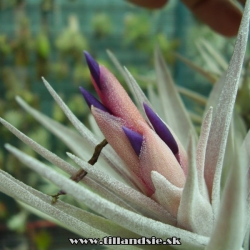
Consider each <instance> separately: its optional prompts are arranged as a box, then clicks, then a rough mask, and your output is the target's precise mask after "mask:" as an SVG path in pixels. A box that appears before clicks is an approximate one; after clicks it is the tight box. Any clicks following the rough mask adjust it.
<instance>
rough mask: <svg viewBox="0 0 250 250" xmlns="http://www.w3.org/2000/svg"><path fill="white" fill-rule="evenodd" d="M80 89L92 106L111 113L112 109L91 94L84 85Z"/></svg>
mask: <svg viewBox="0 0 250 250" xmlns="http://www.w3.org/2000/svg"><path fill="white" fill-rule="evenodd" d="M79 89H80V91H81V93H82V95H83V97H84V99H85V101H86V103H87V104H88V106H89V107H90V108H91V106H92V105H93V106H94V107H95V108H98V109H100V110H102V111H105V112H108V113H110V111H109V110H108V109H107V108H106V107H105V106H104V105H103V104H102V103H101V102H99V101H98V100H97V99H96V98H95V97H94V96H93V95H91V94H90V93H89V92H88V91H87V90H85V89H84V88H83V87H79Z"/></svg>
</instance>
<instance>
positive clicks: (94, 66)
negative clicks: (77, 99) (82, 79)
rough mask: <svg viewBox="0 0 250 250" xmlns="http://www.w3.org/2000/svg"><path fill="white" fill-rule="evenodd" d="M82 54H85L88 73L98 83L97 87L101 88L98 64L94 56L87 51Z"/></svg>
mask: <svg viewBox="0 0 250 250" xmlns="http://www.w3.org/2000/svg"><path fill="white" fill-rule="evenodd" d="M84 55H85V58H86V61H87V64H88V67H89V70H90V73H91V75H92V77H93V78H94V80H95V82H96V84H97V85H98V87H99V89H101V83H100V67H99V64H98V63H97V62H96V61H95V60H94V58H93V57H92V56H91V55H90V54H89V53H88V52H87V51H84Z"/></svg>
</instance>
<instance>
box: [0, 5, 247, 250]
mask: <svg viewBox="0 0 250 250" xmlns="http://www.w3.org/2000/svg"><path fill="white" fill-rule="evenodd" d="M249 18H250V1H247V3H246V7H245V11H244V15H243V18H242V23H241V26H240V30H239V34H238V36H237V40H236V44H235V49H234V53H233V56H232V59H231V61H230V63H229V66H228V69H227V70H226V72H225V73H224V74H223V75H222V77H221V78H220V79H219V81H218V82H217V84H216V85H215V86H214V88H213V90H212V92H211V94H210V97H209V99H208V101H207V108H206V112H205V115H204V118H203V122H202V125H201V132H200V135H199V136H198V135H197V133H196V131H195V129H194V127H193V124H192V123H191V121H190V118H189V116H188V113H187V112H186V110H185V107H184V105H183V103H182V101H181V98H180V97H179V94H178V91H177V89H176V87H175V85H174V84H173V81H172V79H171V77H170V74H169V71H168V69H167V67H166V65H165V63H164V60H163V57H162V55H161V53H160V51H159V50H158V49H156V52H155V67H156V75H157V84H158V92H159V93H158V94H159V95H156V94H155V93H151V98H150V99H148V98H147V97H146V96H145V95H144V93H143V92H142V91H141V89H140V87H139V86H138V85H137V83H136V81H135V80H134V78H133V77H132V76H131V74H130V73H129V72H128V71H127V70H126V69H124V70H123V74H124V75H125V76H126V80H127V82H128V83H129V86H130V89H131V90H132V92H133V94H134V97H135V100H136V102H137V104H138V105H137V106H138V108H137V107H136V106H135V105H134V103H133V102H132V101H131V99H130V98H129V96H128V95H127V93H126V92H125V90H124V89H123V87H122V86H121V85H120V84H119V82H118V81H117V80H116V78H115V77H114V76H113V75H112V73H110V72H109V71H108V70H107V69H106V68H105V67H104V66H101V65H99V64H98V63H97V62H96V61H95V60H94V59H93V58H92V57H91V56H90V54H88V53H85V56H86V59H87V63H88V66H89V69H90V72H91V78H92V82H93V84H94V87H95V89H96V92H97V94H98V95H99V97H100V101H99V100H97V99H96V98H94V97H93V96H92V95H91V94H90V93H88V92H87V91H86V90H84V89H83V88H81V89H80V90H81V93H82V94H83V96H84V98H85V100H86V102H87V104H88V105H89V107H90V109H91V112H92V115H93V117H94V119H95V121H96V123H93V122H92V123H91V124H92V126H93V132H91V131H90V130H88V129H87V128H86V127H85V126H84V125H83V124H82V123H81V122H80V121H79V120H78V119H77V118H76V116H74V114H73V113H72V112H71V111H70V110H69V108H68V107H67V105H66V104H65V103H64V102H63V101H62V100H61V98H60V97H59V96H58V95H57V93H56V92H55V91H54V90H53V88H52V87H51V86H50V85H49V83H48V82H47V81H46V80H45V79H43V81H44V84H45V86H46V87H47V89H48V91H49V92H50V94H51V95H52V96H53V98H54V99H55V100H56V102H57V103H58V104H59V106H60V107H61V108H62V110H63V111H64V113H65V114H66V116H67V117H68V118H69V120H70V121H71V122H72V124H73V125H74V127H75V128H76V130H77V131H78V132H79V133H76V132H75V131H73V130H72V129H69V128H67V127H65V126H63V125H61V124H59V123H57V122H56V121H54V120H52V119H51V118H49V117H47V116H45V115H43V114H41V113H39V112H38V111H36V110H35V109H33V108H32V107H30V106H28V105H27V104H26V103H25V102H24V101H23V100H22V99H21V98H19V97H17V102H18V103H19V104H20V105H21V106H22V107H23V108H24V109H25V110H26V111H27V112H28V113H30V114H31V115H32V116H33V117H34V118H35V119H37V120H38V121H39V122H40V123H41V124H42V125H43V126H45V127H46V128H47V129H49V130H50V131H51V132H53V133H54V134H55V135H57V136H58V137H59V138H60V139H61V140H62V141H63V142H64V143H65V144H66V145H67V146H68V147H69V148H70V150H71V151H72V152H73V153H74V154H72V153H67V155H68V156H69V157H70V158H71V159H72V160H73V161H74V162H75V163H76V164H77V165H79V166H80V167H81V168H80V169H79V170H76V168H75V167H74V166H73V165H71V164H70V163H68V162H67V161H65V160H63V159H61V158H59V157H58V156H56V155H55V154H53V153H52V152H50V151H48V150H47V149H45V148H44V147H42V146H41V145H39V144H38V143H36V142H35V141H33V140H32V139H31V138H28V137H27V136H26V135H25V134H23V133H22V132H20V131H18V130H17V129H16V128H15V127H13V126H12V125H11V124H9V123H8V122H7V121H5V120H3V119H1V120H0V121H1V123H2V124H3V125H4V126H5V127H7V128H8V129H9V130H10V131H11V132H12V133H14V134H15V135H16V136H17V137H18V138H20V139H21V140H22V141H23V142H25V143H26V144H28V145H29V146H30V147H31V148H32V149H34V150H35V151H36V152H38V153H39V154H40V155H42V156H43V157H44V158H45V159H46V160H48V161H50V162H51V163H53V164H54V165H56V166H58V167H60V168H61V169H63V170H64V171H65V172H67V173H68V174H70V175H71V178H70V179H68V178H67V177H65V176H62V175H61V174H59V173H57V172H56V171H54V170H52V169H51V168H50V167H48V166H47V165H46V164H44V163H42V162H40V161H38V160H36V159H34V158H32V157H30V156H29V155H27V154H24V153H23V152H21V151H19V150H18V149H16V148H14V147H12V146H11V145H6V148H7V150H8V151H10V152H11V153H12V154H13V155H15V156H16V157H17V158H18V159H19V160H20V161H21V162H23V163H24V164H26V165H27V166H28V167H30V168H31V169H32V170H35V171H36V172H37V173H39V174H40V175H41V176H43V177H45V178H47V179H48V180H50V181H52V182H53V183H55V184H56V185H57V186H58V187H60V189H61V190H60V191H59V192H58V194H57V195H55V196H54V197H53V199H52V197H51V196H49V195H46V194H43V193H41V192H39V191H37V190H35V189H33V188H32V187H30V186H27V185H25V184H24V183H22V182H20V181H18V180H16V179H14V178H13V177H12V176H10V175H9V174H7V173H6V172H4V171H2V170H1V171H0V182H1V185H0V190H1V191H2V192H4V193H6V194H8V195H10V196H12V197H14V198H15V199H17V200H19V201H21V202H22V203H25V204H27V205H29V206H30V209H33V210H35V211H41V212H42V213H44V214H46V215H48V216H50V217H51V218H53V219H54V220H56V221H57V222H58V223H59V224H60V225H63V226H65V227H67V228H69V229H70V230H72V231H74V232H76V233H78V234H79V235H80V236H82V237H87V238H89V237H91V238H99V239H102V238H104V237H106V236H120V237H121V238H122V239H124V238H126V239H127V238H142V237H147V238H151V239H152V237H156V238H161V239H162V240H164V241H165V240H166V239H167V238H168V239H171V238H172V237H177V238H178V239H180V240H179V241H178V243H179V242H181V245H171V246H170V245H168V244H167V241H166V245H165V246H164V245H161V246H160V245H159V246H156V245H152V246H150V245H140V246H136V245H134V246H130V247H129V249H137V248H149V249H156V248H157V247H159V248H166V249H169V248H177V247H178V248H179V249H232V250H233V249H235V250H236V249H237V250H238V249H242V248H244V249H248V240H249V209H250V206H249V183H247V181H248V179H247V177H248V167H249V159H250V158H249V153H250V152H249V148H250V147H249V146H250V134H249V133H248V134H246V132H245V131H244V128H243V127H242V126H241V120H240V117H239V115H238V113H237V110H234V104H235V99H236V94H237V90H238V85H239V80H240V76H241V69H242V64H243V60H244V55H245V50H246V44H247V38H248V26H249ZM157 112H158V113H159V114H160V116H159V115H158V113H157ZM100 130H101V132H102V134H101V133H100ZM103 136H104V137H105V139H103ZM100 142H101V143H100ZM107 144H108V145H107ZM93 152H95V153H94V155H93ZM92 155H93V157H91V156H92ZM90 158H91V159H90ZM89 159H90V160H89ZM87 160H89V162H87ZM94 164H95V165H94ZM93 165H94V166H93ZM222 176H226V182H225V184H224V183H223V184H222V183H221V180H222ZM79 181H81V184H83V185H81V184H79V183H76V182H79ZM65 193H67V194H68V195H72V196H73V197H74V198H75V199H77V200H78V201H79V202H83V203H85V204H86V205H87V206H88V207H89V208H90V209H92V210H93V211H95V212H96V213H97V214H96V213H95V214H94V213H91V212H89V211H85V210H82V209H80V208H77V207H75V206H72V205H70V204H67V203H64V202H62V201H60V200H58V199H57V198H58V197H59V196H60V195H62V194H65ZM52 201H53V202H52ZM108 247H110V248H112V247H114V246H112V245H109V246H108ZM115 249H127V246H125V247H124V246H118V245H117V246H115Z"/></svg>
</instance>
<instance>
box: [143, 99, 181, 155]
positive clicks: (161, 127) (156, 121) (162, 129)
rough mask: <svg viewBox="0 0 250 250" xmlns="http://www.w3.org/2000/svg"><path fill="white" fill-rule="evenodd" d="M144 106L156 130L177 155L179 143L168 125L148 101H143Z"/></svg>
mask: <svg viewBox="0 0 250 250" xmlns="http://www.w3.org/2000/svg"><path fill="white" fill-rule="evenodd" d="M143 106H144V110H145V113H146V115H147V117H148V119H149V121H150V122H151V124H152V126H153V127H154V129H155V132H156V133H157V134H158V136H159V137H160V138H161V139H162V140H163V141H164V142H165V143H166V144H167V145H168V147H169V148H170V149H171V151H172V152H173V154H174V155H176V154H177V153H178V152H179V149H178V145H177V143H176V141H175V139H174V137H173V135H172V134H171V132H170V131H169V129H168V128H167V126H166V125H165V124H164V123H163V122H162V120H161V119H160V118H159V117H158V115H157V114H156V113H155V112H154V111H153V110H152V109H151V108H150V107H149V106H148V105H147V104H146V103H143Z"/></svg>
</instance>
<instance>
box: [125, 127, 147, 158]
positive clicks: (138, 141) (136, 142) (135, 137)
mask: <svg viewBox="0 0 250 250" xmlns="http://www.w3.org/2000/svg"><path fill="white" fill-rule="evenodd" d="M122 129H123V131H124V133H125V134H126V136H127V137H128V139H129V141H130V144H131V146H132V147H133V149H134V151H135V153H136V154H137V155H138V156H139V155H140V151H141V146H142V141H143V136H142V135H141V134H139V133H137V132H135V131H133V130H131V129H129V128H126V127H125V126H122Z"/></svg>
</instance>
